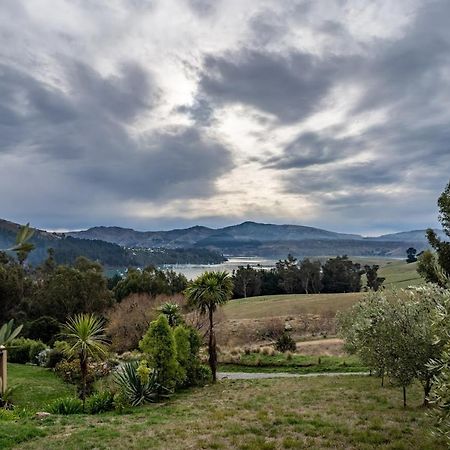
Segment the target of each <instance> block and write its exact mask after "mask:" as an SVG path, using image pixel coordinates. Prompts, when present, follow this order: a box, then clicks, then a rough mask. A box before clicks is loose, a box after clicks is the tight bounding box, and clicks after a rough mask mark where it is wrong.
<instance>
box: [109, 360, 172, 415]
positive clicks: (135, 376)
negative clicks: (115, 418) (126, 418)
mask: <svg viewBox="0 0 450 450" xmlns="http://www.w3.org/2000/svg"><path fill="white" fill-rule="evenodd" d="M138 367H139V363H138V362H137V361H132V362H127V363H124V364H123V365H122V366H120V367H119V368H118V370H117V372H116V373H115V374H114V381H115V382H116V384H117V385H118V387H119V389H120V392H119V393H118V394H117V395H116V396H115V397H114V401H115V403H116V405H117V407H118V409H120V408H122V407H123V406H124V405H131V406H139V405H142V404H143V403H150V402H156V401H157V400H158V399H159V398H160V397H161V396H167V394H168V393H169V390H168V389H166V388H165V387H164V386H162V385H161V384H159V383H158V381H157V380H158V376H157V373H156V371H154V370H153V371H152V372H151V373H150V374H149V377H148V379H147V380H146V382H143V381H142V379H141V377H140V376H139V373H138Z"/></svg>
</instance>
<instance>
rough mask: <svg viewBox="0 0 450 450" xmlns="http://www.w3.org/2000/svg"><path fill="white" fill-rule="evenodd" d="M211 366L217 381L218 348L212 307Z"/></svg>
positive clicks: (210, 323)
mask: <svg viewBox="0 0 450 450" xmlns="http://www.w3.org/2000/svg"><path fill="white" fill-rule="evenodd" d="M208 351H209V367H210V368H211V373H212V380H213V383H215V382H216V380H217V376H216V372H217V350H216V335H215V333H214V316H213V311H212V309H210V310H209V343H208Z"/></svg>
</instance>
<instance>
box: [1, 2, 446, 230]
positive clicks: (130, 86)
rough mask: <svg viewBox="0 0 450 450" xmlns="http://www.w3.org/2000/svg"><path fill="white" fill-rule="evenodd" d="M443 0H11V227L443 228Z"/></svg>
mask: <svg viewBox="0 0 450 450" xmlns="http://www.w3.org/2000/svg"><path fill="white" fill-rule="evenodd" d="M449 17H450V2H449V1H448V0H442V1H439V0H398V1H396V2H392V1H391V0H373V1H371V2H368V1H367V0H321V1H314V0H311V1H305V0H253V1H250V0H249V1H243V0H58V1H57V2H55V1H53V0H27V1H17V0H1V3H0V41H1V45H0V194H1V195H0V217H1V218H5V219H8V220H12V221H16V222H19V223H25V222H31V224H32V225H33V226H36V227H39V228H44V229H51V230H68V229H82V228H87V227H90V226H95V225H117V226H125V227H131V228H135V229H139V230H156V229H169V228H174V227H185V226H192V225H195V224H200V225H207V226H212V227H220V226H224V225H231V224H234V223H239V222H242V221H245V220H253V221H259V222H267V223H279V224H281V223H291V224H302V225H310V226H317V227H321V228H326V229H329V230H334V231H342V232H357V233H362V234H366V235H376V234H382V233H386V232H393V231H401V230H410V229H421V228H426V227H428V226H436V225H437V224H438V222H437V213H438V212H437V207H436V200H437V197H438V196H439V194H440V193H441V192H442V191H443V189H444V188H445V185H446V184H447V183H448V182H449V179H450V27H449V25H448V20H449Z"/></svg>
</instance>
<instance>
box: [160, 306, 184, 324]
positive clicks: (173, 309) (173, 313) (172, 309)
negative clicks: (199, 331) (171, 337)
mask: <svg viewBox="0 0 450 450" xmlns="http://www.w3.org/2000/svg"><path fill="white" fill-rule="evenodd" d="M159 311H161V313H162V314H164V315H165V316H166V317H167V321H168V322H169V325H170V326H171V327H172V328H173V327H176V326H177V325H179V324H180V323H181V320H182V317H181V312H180V305H178V304H177V303H171V302H166V303H163V304H162V305H161V306H160V307H159Z"/></svg>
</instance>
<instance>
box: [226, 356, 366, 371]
mask: <svg viewBox="0 0 450 450" xmlns="http://www.w3.org/2000/svg"><path fill="white" fill-rule="evenodd" d="M219 359H220V358H219ZM219 370H220V371H222V372H265V373H269V372H270V373H272V372H287V373H300V374H308V373H324V372H366V371H368V369H367V367H365V366H364V365H362V364H361V361H360V360H359V359H358V358H357V357H355V356H346V357H339V356H304V355H296V354H291V355H290V358H289V359H288V357H287V354H283V353H280V354H277V355H274V356H271V355H264V354H261V353H250V354H249V355H245V354H243V355H241V356H240V361H239V362H236V361H234V362H231V363H223V362H221V363H220V366H219Z"/></svg>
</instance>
